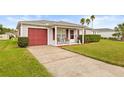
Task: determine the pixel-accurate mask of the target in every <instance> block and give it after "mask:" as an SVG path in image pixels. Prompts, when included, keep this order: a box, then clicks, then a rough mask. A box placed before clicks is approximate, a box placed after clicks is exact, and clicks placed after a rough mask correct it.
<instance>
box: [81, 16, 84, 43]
mask: <svg viewBox="0 0 124 93" xmlns="http://www.w3.org/2000/svg"><path fill="white" fill-rule="evenodd" d="M80 23H81V24H82V26H83V29H84V24H85V18H81V20H80ZM84 35H85V30H84ZM83 41H84V36H83V32H82V43H83Z"/></svg>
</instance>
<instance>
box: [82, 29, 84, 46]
mask: <svg viewBox="0 0 124 93" xmlns="http://www.w3.org/2000/svg"><path fill="white" fill-rule="evenodd" d="M82 44H84V28H83V29H82Z"/></svg>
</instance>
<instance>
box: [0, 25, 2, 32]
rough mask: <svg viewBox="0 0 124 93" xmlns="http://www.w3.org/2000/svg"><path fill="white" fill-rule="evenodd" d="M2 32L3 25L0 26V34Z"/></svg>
mask: <svg viewBox="0 0 124 93" xmlns="http://www.w3.org/2000/svg"><path fill="white" fill-rule="evenodd" d="M2 31H3V25H2V24H0V32H2Z"/></svg>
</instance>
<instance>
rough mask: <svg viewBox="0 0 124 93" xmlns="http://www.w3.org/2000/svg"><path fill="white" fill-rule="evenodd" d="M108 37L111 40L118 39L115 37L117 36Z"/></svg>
mask: <svg viewBox="0 0 124 93" xmlns="http://www.w3.org/2000/svg"><path fill="white" fill-rule="evenodd" d="M108 39H110V40H117V38H115V37H109V38H108Z"/></svg>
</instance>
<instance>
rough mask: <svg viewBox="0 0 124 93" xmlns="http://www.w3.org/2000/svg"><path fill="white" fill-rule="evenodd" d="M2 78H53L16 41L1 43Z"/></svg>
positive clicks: (0, 73) (0, 65) (0, 66)
mask: <svg viewBox="0 0 124 93" xmlns="http://www.w3.org/2000/svg"><path fill="white" fill-rule="evenodd" d="M0 76H51V74H50V73H49V72H48V71H47V70H46V68H45V67H44V66H43V65H41V64H40V63H39V62H38V61H37V60H36V59H35V58H34V57H33V56H32V54H31V53H30V52H29V51H28V50H27V49H26V48H19V47H17V45H16V41H12V40H7V41H0Z"/></svg>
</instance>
